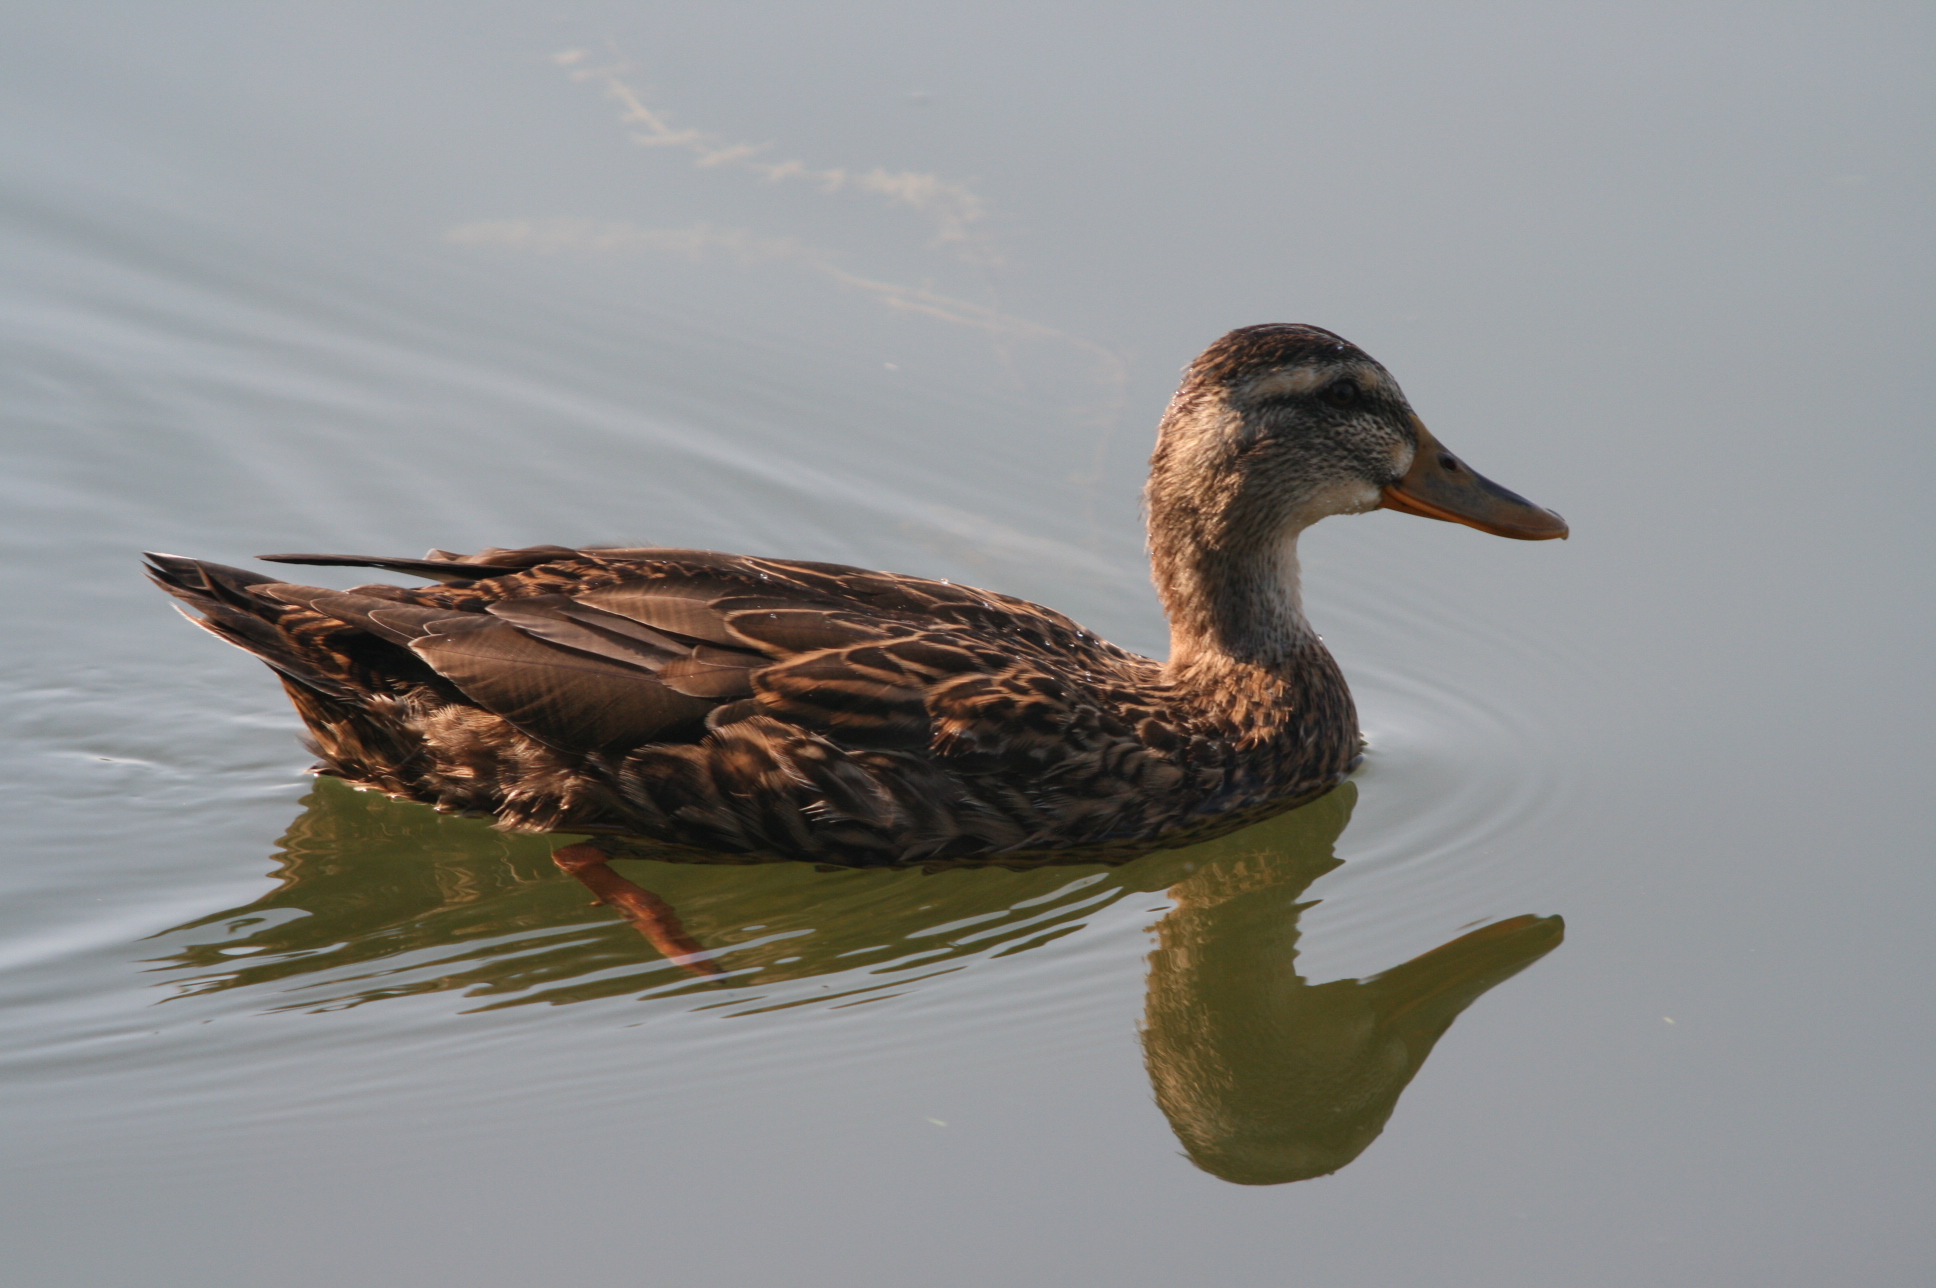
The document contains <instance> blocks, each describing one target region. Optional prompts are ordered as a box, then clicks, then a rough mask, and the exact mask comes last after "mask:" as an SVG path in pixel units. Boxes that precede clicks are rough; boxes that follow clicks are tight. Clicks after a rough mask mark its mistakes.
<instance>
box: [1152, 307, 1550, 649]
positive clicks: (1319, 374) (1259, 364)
mask: <svg viewBox="0 0 1936 1288" xmlns="http://www.w3.org/2000/svg"><path fill="white" fill-rule="evenodd" d="M1147 500H1148V506H1149V518H1150V552H1151V555H1152V559H1153V562H1154V564H1155V569H1156V574H1157V582H1158V587H1159V589H1160V590H1162V592H1163V594H1164V599H1165V601H1166V605H1167V606H1168V607H1169V608H1170V611H1171V622H1172V625H1173V626H1179V625H1181V626H1186V627H1187V626H1188V623H1187V622H1183V621H1179V615H1181V616H1182V617H1184V618H1188V617H1190V616H1193V615H1194V614H1193V613H1192V612H1191V608H1192V605H1193V603H1194V604H1196V605H1201V606H1204V607H1208V606H1209V603H1208V601H1211V600H1220V599H1221V600H1230V601H1233V603H1234V601H1236V600H1245V601H1247V602H1249V603H1254V604H1257V605H1259V606H1260V607H1261V606H1262V603H1263V600H1264V599H1266V598H1268V596H1267V595H1265V594H1264V593H1263V592H1264V589H1265V588H1264V587H1263V586H1261V585H1259V584H1258V582H1259V580H1260V578H1261V579H1264V580H1268V581H1273V582H1276V583H1280V584H1288V589H1287V593H1288V594H1289V596H1290V598H1289V599H1288V600H1287V601H1286V603H1285V608H1286V610H1287V611H1288V613H1289V614H1290V622H1291V625H1293V626H1301V618H1299V617H1297V610H1296V603H1295V569H1296V564H1295V556H1294V555H1293V554H1292V547H1293V545H1294V542H1295V539H1296V536H1297V534H1298V533H1299V532H1301V531H1302V530H1303V529H1305V528H1307V527H1309V526H1310V525H1311V524H1313V523H1315V522H1317V521H1318V520H1319V519H1322V518H1324V517H1326V516H1327V515H1333V514H1361V513H1363V512H1365V511H1367V510H1376V509H1380V508H1383V509H1388V510H1401V511H1404V512H1405V513H1407V514H1417V515H1423V516H1425V517H1427V518H1432V519H1444V520H1447V521H1448V522H1452V523H1463V524H1467V525H1469V526H1471V527H1474V528H1478V529H1479V530H1480V531H1482V532H1490V533H1493V534H1494V535H1497V536H1502V537H1517V538H1519V539H1521V540H1526V541H1542V540H1546V539H1548V538H1552V537H1564V536H1566V534H1567V528H1566V522H1565V520H1563V519H1561V518H1560V516H1559V515H1557V514H1555V513H1553V512H1552V511H1551V510H1546V509H1542V508H1540V507H1539V506H1536V505H1534V504H1533V503H1532V502H1530V501H1528V500H1526V499H1525V498H1524V497H1522V496H1519V495H1517V494H1516V493H1513V492H1509V491H1507V490H1506V489H1505V488H1503V487H1500V486H1499V485H1498V484H1497V483H1494V482H1492V481H1491V480H1490V479H1488V478H1486V477H1485V476H1484V475H1481V474H1478V473H1476V472H1474V471H1473V470H1472V469H1471V468H1470V467H1469V466H1467V465H1466V464H1465V462H1464V461H1462V460H1460V459H1459V458H1458V457H1457V456H1454V455H1453V454H1452V453H1451V452H1450V451H1448V450H1447V449H1446V448H1445V447H1444V446H1442V445H1441V444H1440V443H1439V441H1438V440H1437V439H1435V438H1434V437H1432V435H1431V433H1430V432H1429V431H1428V430H1427V429H1426V428H1425V424H1424V422H1423V421H1421V420H1420V419H1419V418H1418V416H1417V415H1416V414H1415V413H1414V412H1413V411H1412V408H1411V404H1410V403H1408V402H1407V401H1406V400H1405V394H1404V391H1402V390H1401V389H1400V388H1399V387H1398V382H1397V381H1396V380H1394V379H1392V377H1391V373H1390V372H1388V371H1386V370H1385V368H1384V367H1383V366H1381V365H1379V363H1378V362H1376V361H1375V360H1374V359H1373V358H1372V357H1371V355H1369V354H1367V353H1366V352H1365V351H1364V350H1362V349H1360V348H1358V346H1356V345H1354V344H1352V343H1351V342H1349V341H1348V340H1345V339H1344V338H1342V337H1341V336H1337V335H1334V334H1332V333H1331V332H1329V331H1326V330H1325V329H1323V328H1322V327H1315V326H1298V325H1290V324H1273V325H1267V326H1250V327H1242V328H1240V329H1238V330H1235V331H1232V332H1231V333H1230V334H1228V335H1226V336H1224V337H1223V338H1222V339H1220V340H1218V341H1217V342H1216V343H1215V344H1213V345H1211V346H1210V347H1209V348H1208V349H1206V350H1204V351H1203V353H1202V355H1201V356H1199V357H1198V358H1197V360H1196V361H1195V362H1193V363H1191V364H1190V366H1189V369H1188V370H1187V371H1185V372H1184V375H1183V383H1182V385H1181V386H1180V387H1179V388H1178V389H1177V392H1176V397H1175V398H1173V399H1172V400H1171V401H1170V406H1169V410H1168V411H1167V412H1166V413H1165V414H1164V417H1163V423H1162V427H1161V429H1160V430H1159V431H1158V435H1157V442H1156V452H1155V454H1154V455H1153V456H1152V457H1151V458H1150V481H1149V489H1148V493H1147ZM1224 615H1226V616H1227V615H1228V614H1227V613H1226V614H1224ZM1239 615H1240V616H1241V615H1242V614H1239ZM1206 625H1208V623H1206ZM1234 625H1235V624H1234V623H1233V626H1234ZM1264 625H1265V624H1263V623H1260V622H1252V623H1250V624H1249V625H1247V626H1244V627H1243V628H1242V629H1245V630H1252V631H1255V630H1258V629H1263V628H1264ZM1186 633H1187V634H1191V635H1195V634H1197V633H1198V632H1196V631H1195V630H1189V629H1186ZM1211 633H1212V634H1213V635H1214V634H1227V633H1228V631H1227V630H1213V631H1212V632H1211ZM1277 633H1281V630H1279V631H1278V632H1277ZM1226 643H1230V641H1226Z"/></svg>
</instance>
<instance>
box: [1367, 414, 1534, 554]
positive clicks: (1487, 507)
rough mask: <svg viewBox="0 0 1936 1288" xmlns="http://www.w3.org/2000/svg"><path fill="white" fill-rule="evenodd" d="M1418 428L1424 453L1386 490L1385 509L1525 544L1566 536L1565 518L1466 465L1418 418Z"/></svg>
mask: <svg viewBox="0 0 1936 1288" xmlns="http://www.w3.org/2000/svg"><path fill="white" fill-rule="evenodd" d="M1412 428H1413V430H1414V431H1415V432H1416V433H1417V434H1418V450H1417V451H1416V452H1415V453H1413V455H1412V466H1411V468H1410V469H1408V470H1406V471H1405V477H1404V478H1401V479H1399V480H1398V482H1396V483H1393V484H1391V485H1390V486H1388V487H1386V488H1385V490H1384V492H1383V494H1382V498H1381V501H1380V504H1382V505H1383V506H1384V508H1385V509H1387V510H1398V511H1400V512H1402V513H1405V514H1416V515H1419V516H1421V517H1423V518H1427V519H1444V520H1445V521H1446V522H1447V523H1463V524H1465V525H1466V526H1467V527H1470V528H1477V529H1479V531H1481V532H1490V533H1492V535H1494V536H1495V537H1514V538H1517V539H1518V540H1520V541H1550V540H1551V539H1553V538H1554V537H1562V538H1563V537H1565V536H1566V534H1567V527H1566V520H1565V519H1562V518H1560V516H1559V515H1557V514H1554V513H1553V512H1552V511H1551V510H1545V509H1541V508H1540V507H1539V506H1537V505H1534V504H1533V503H1532V502H1531V501H1528V500H1527V499H1526V498H1525V497H1523V496H1521V495H1519V493H1517V492H1510V491H1508V490H1506V489H1505V488H1503V487H1500V486H1499V485H1498V484H1497V483H1494V482H1493V481H1492V480H1491V479H1489V478H1487V477H1486V476H1485V475H1483V474H1480V473H1478V472H1477V471H1476V470H1474V469H1472V468H1471V467H1470V466H1468V465H1466V464H1465V463H1464V462H1463V461H1461V460H1460V459H1459V458H1458V457H1456V456H1454V455H1452V453H1450V452H1448V451H1446V450H1445V448H1444V446H1442V445H1441V444H1440V443H1439V440H1438V439H1436V438H1434V437H1432V434H1431V431H1430V430H1428V429H1426V428H1425V425H1424V422H1422V421H1420V420H1419V419H1418V418H1417V417H1416V416H1414V417H1413V418H1412Z"/></svg>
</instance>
